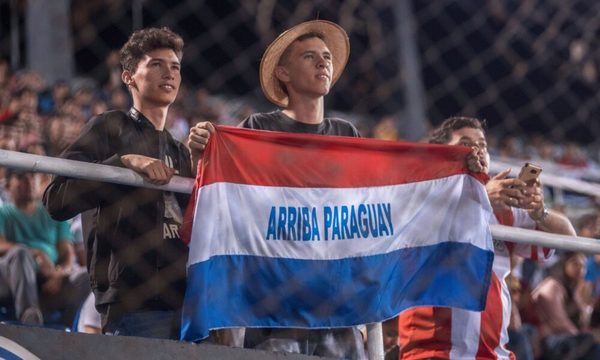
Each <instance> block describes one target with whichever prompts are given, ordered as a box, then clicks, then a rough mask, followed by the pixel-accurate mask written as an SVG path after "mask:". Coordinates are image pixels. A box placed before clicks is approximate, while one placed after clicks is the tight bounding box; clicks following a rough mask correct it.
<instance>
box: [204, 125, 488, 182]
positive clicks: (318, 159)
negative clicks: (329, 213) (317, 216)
mask: <svg viewBox="0 0 600 360" xmlns="http://www.w3.org/2000/svg"><path fill="white" fill-rule="evenodd" d="M469 152H470V149H468V148H466V147H462V146H448V145H430V144H416V143H406V142H391V141H383V140H375V139H363V138H351V137H342V136H323V135H314V134H291V133H282V132H275V131H260V130H248V129H241V128H233V127H226V126H217V127H216V132H215V133H214V134H212V136H211V138H210V141H209V143H208V145H207V148H206V150H205V152H204V158H203V160H202V162H203V169H202V173H201V174H200V175H201V177H202V179H201V184H202V185H208V184H212V183H217V182H230V183H238V184H252V185H262V186H287V187H319V188H334V187H335V188H352V187H369V186H386V185H396V184H405V183H411V182H417V181H425V180H432V179H439V178H443V177H447V176H451V175H457V174H467V173H468V171H467V169H466V168H465V156H466V155H467V154H468V153H469ZM474 176H476V177H477V178H478V179H479V180H480V181H484V180H485V177H486V175H484V174H474Z"/></svg>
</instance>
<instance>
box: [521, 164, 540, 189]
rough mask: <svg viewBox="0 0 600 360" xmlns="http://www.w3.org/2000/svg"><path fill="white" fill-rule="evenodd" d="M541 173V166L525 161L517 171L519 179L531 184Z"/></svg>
mask: <svg viewBox="0 0 600 360" xmlns="http://www.w3.org/2000/svg"><path fill="white" fill-rule="evenodd" d="M541 173H542V167H541V166H539V165H536V164H532V163H525V165H523V167H522V168H521V172H520V173H519V176H518V178H519V180H521V181H524V182H526V183H527V185H532V184H533V183H534V182H535V180H536V179H537V178H539V177H540V174H541Z"/></svg>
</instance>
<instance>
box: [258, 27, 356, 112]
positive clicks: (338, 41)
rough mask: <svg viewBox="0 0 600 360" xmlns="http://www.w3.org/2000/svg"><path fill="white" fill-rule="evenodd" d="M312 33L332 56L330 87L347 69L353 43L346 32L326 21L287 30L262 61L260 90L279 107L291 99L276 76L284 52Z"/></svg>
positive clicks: (284, 106) (268, 49)
mask: <svg viewBox="0 0 600 360" xmlns="http://www.w3.org/2000/svg"><path fill="white" fill-rule="evenodd" d="M310 32H316V33H319V34H322V35H323V41H324V42H325V45H327V47H328V48H329V51H330V52H331V57H332V63H333V64H332V65H333V76H332V78H331V86H333V85H334V84H335V83H336V81H337V80H338V79H339V78H340V76H341V75H342V72H343V71H344V68H345V67H346V63H347V62H348V56H349V55H350V40H349V39H348V34H347V33H346V31H345V30H344V29H342V27H341V26H339V25H338V24H335V23H333V22H331V21H326V20H313V21H307V22H303V23H301V24H298V25H296V26H294V27H293V28H291V29H289V30H286V31H285V32H283V33H282V34H281V35H279V36H278V37H277V39H275V40H274V41H273V42H272V43H271V44H270V45H269V47H268V48H267V50H265V53H264V54H263V57H262V60H261V61H260V86H261V88H262V91H263V93H264V94H265V96H266V97H267V99H269V101H271V102H272V103H274V104H275V105H277V106H280V107H282V108H287V106H288V104H289V98H288V95H287V94H286V93H285V92H284V91H283V89H282V88H281V85H280V83H279V80H278V79H277V77H276V76H275V67H277V65H278V64H279V59H280V58H281V55H282V54H283V52H284V51H285V49H287V48H288V46H290V44H291V43H292V42H294V41H295V40H296V39H297V38H298V37H300V36H301V35H304V34H306V33H310Z"/></svg>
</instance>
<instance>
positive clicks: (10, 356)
mask: <svg viewBox="0 0 600 360" xmlns="http://www.w3.org/2000/svg"><path fill="white" fill-rule="evenodd" d="M0 359H3V360H23V358H22V357H20V356H17V355H16V354H15V353H13V352H12V351H10V350H7V349H5V348H3V347H0Z"/></svg>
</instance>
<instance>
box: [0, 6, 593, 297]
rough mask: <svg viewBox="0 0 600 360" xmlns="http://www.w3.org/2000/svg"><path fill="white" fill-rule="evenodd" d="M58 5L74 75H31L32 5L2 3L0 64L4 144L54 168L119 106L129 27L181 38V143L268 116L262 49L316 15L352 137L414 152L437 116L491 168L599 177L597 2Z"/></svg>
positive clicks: (175, 125) (175, 114)
mask: <svg viewBox="0 0 600 360" xmlns="http://www.w3.org/2000/svg"><path fill="white" fill-rule="evenodd" d="M33 3H36V4H38V5H39V4H43V2H42V3H40V2H35V1H32V2H30V3H29V5H31V4H33ZM46 4H49V3H46ZM69 6H70V12H69V22H64V23H56V24H54V26H65V27H68V30H69V31H68V32H69V33H70V35H71V41H72V51H73V53H72V57H73V60H74V61H73V64H74V69H73V70H74V73H75V74H76V75H77V77H76V78H75V79H65V80H67V81H66V82H58V83H56V84H54V83H50V84H45V85H44V84H43V82H42V81H41V80H40V79H38V78H37V77H36V75H35V74H32V73H29V72H28V71H27V70H26V68H27V66H28V64H29V62H28V56H29V54H27V46H26V43H27V41H28V36H29V37H31V36H36V34H35V33H34V34H33V35H32V34H31V33H30V32H31V31H32V30H31V28H28V26H31V24H29V25H27V21H26V19H27V17H28V3H27V2H25V1H19V0H0V57H1V58H6V59H8V64H10V67H11V68H12V71H13V72H14V73H15V74H14V75H15V76H14V77H13V78H9V76H8V75H5V74H3V71H4V70H3V67H2V63H0V121H2V124H1V125H0V142H1V146H0V147H2V148H7V149H12V150H21V151H26V152H31V153H38V154H48V155H52V156H56V155H58V154H59V153H60V152H61V151H62V150H63V149H64V148H65V147H66V146H67V145H68V144H69V143H70V142H71V141H73V140H74V139H75V137H76V136H77V134H78V133H79V131H80V130H81V127H82V126H83V125H84V124H85V122H86V121H87V119H88V118H89V117H90V116H91V115H93V114H96V113H99V112H102V111H104V110H106V109H109V108H120V109H126V108H128V107H129V105H130V104H129V100H128V98H129V97H128V94H127V92H126V89H125V88H124V87H123V85H122V83H121V68H120V65H119V63H118V56H117V53H116V50H118V49H119V48H120V47H121V46H122V44H123V43H124V42H125V41H126V40H127V37H128V36H129V34H130V33H131V31H132V30H134V29H137V28H140V27H148V26H168V27H170V28H172V29H173V30H175V31H176V32H178V33H180V34H181V35H182V37H183V38H184V40H185V42H186V47H185V51H184V60H183V78H184V80H183V82H184V86H182V88H181V89H180V96H179V98H178V101H177V102H176V103H175V104H174V105H173V106H172V107H171V108H170V112H169V119H168V124H167V125H168V127H169V130H170V131H171V133H173V135H174V136H175V137H176V138H178V139H180V140H181V139H183V138H185V136H186V135H187V131H188V128H189V126H190V125H193V124H194V123H196V122H198V121H201V120H211V121H215V122H220V123H224V124H237V123H238V122H239V121H240V120H242V119H243V118H244V117H245V116H247V115H248V114H250V113H252V112H254V111H268V110H270V109H273V108H274V106H273V105H272V104H270V103H268V102H267V101H266V100H265V98H264V96H263V94H262V92H261V91H260V85H259V77H258V67H259V63H260V60H261V56H262V53H263V51H264V49H265V48H266V46H267V45H268V44H269V43H270V42H271V41H272V40H273V39H274V38H275V37H276V36H277V35H278V34H279V33H280V32H281V31H283V30H284V29H287V28H289V27H291V26H293V25H295V24H298V23H300V22H302V21H306V20H312V19H317V18H318V19H326V20H331V21H334V22H337V23H339V24H340V25H341V26H342V27H343V28H344V29H346V31H347V32H348V34H349V36H350V43H351V55H350V60H349V63H348V65H347V68H346V70H345V72H344V74H343V76H342V77H341V78H340V81H339V82H338V83H337V84H336V86H335V87H334V88H333V90H332V93H331V94H330V95H329V96H328V97H327V98H326V101H325V103H326V109H327V111H328V112H329V113H330V114H338V113H341V114H342V115H341V117H344V118H347V119H349V120H351V121H353V122H355V123H356V124H357V125H358V126H359V128H360V130H361V132H362V133H363V135H365V136H374V137H379V138H386V139H392V140H395V139H402V138H405V139H410V140H416V139H418V138H421V137H423V136H425V135H426V134H425V133H426V130H427V129H428V127H430V126H435V125H437V124H439V123H440V122H441V121H442V120H443V119H444V118H446V117H449V116H452V115H471V116H477V117H480V118H484V119H486V120H487V123H488V125H489V129H490V134H489V139H488V140H489V142H490V147H491V152H492V153H493V154H494V155H496V156H502V157H509V158H523V157H525V158H535V159H536V160H540V161H541V160H546V161H550V162H560V163H562V164H565V165H570V166H573V167H572V168H570V170H569V172H568V174H572V175H574V176H578V177H588V178H589V177H592V178H593V177H594V176H590V174H592V173H594V172H591V170H595V174H598V167H597V165H595V163H594V161H593V160H594V159H595V160H596V161H597V160H598V155H599V149H600V141H598V140H597V139H598V138H599V137H600V123H599V122H598V121H596V120H595V119H594V115H595V113H597V112H598V110H599V109H598V108H599V105H600V102H599V101H598V100H599V99H598V95H597V94H596V92H595V91H594V90H595V88H596V87H597V83H598V80H599V78H598V77H599V76H600V74H599V73H598V70H599V68H598V66H599V63H598V61H599V59H598V50H597V48H596V41H595V39H596V35H597V33H598V26H599V22H598V21H597V20H596V13H597V11H598V10H599V9H600V4H598V3H596V2H594V1H592V0H576V1H571V2H568V3H567V2H564V1H560V0H547V1H541V0H524V1H517V0H509V1H503V0H487V1H485V2H476V1H471V0H454V1H453V0H436V1H425V0H413V1H409V0H406V1H402V0H401V1H397V0H374V1H368V2H366V1H356V0H335V1H324V0H322V1H317V0H315V1H302V2H289V1H277V0H248V1H231V0H209V1H194V0H187V1H172V0H131V1H124V0H110V1H106V0H72V1H70V2H69ZM33 25H35V24H33ZM48 56H49V57H52V56H53V54H52V53H49V54H48ZM6 74H8V71H7V72H6ZM43 75H44V74H42V76H43ZM7 79H10V80H7ZM36 95H37V96H36ZM4 110H7V111H4ZM419 114H424V115H423V116H422V117H423V118H420V115H419ZM415 124H416V125H415ZM411 128H416V129H417V131H411V130H410V129H411ZM419 129H420V130H419ZM419 131H421V132H420V133H419ZM554 143H560V144H567V143H569V145H565V146H559V147H557V146H556V145H555V144H554ZM571 143H572V144H571ZM575 167H576V169H577V170H573V169H575ZM544 169H545V171H546V172H550V171H549V170H550V166H546V164H545V165H544ZM561 169H562V168H558V170H556V171H562V170H561ZM568 174H567V175H568ZM597 178H598V177H597V175H596V179H597ZM48 181H49V179H48V178H44V179H42V180H39V181H38V182H39V183H40V184H42V185H46V184H47V182H48ZM140 191H141V192H142V190H140ZM0 195H1V194H0ZM38 195H39V194H38ZM148 199H151V198H148ZM590 206H591V205H590V203H589V202H586V203H585V210H584V211H585V212H590ZM143 223H144V226H146V225H148V226H149V225H150V224H149V223H150V221H144V222H143ZM592 235H593V234H592ZM592 235H589V236H592ZM140 291H145V289H141V290H140Z"/></svg>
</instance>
